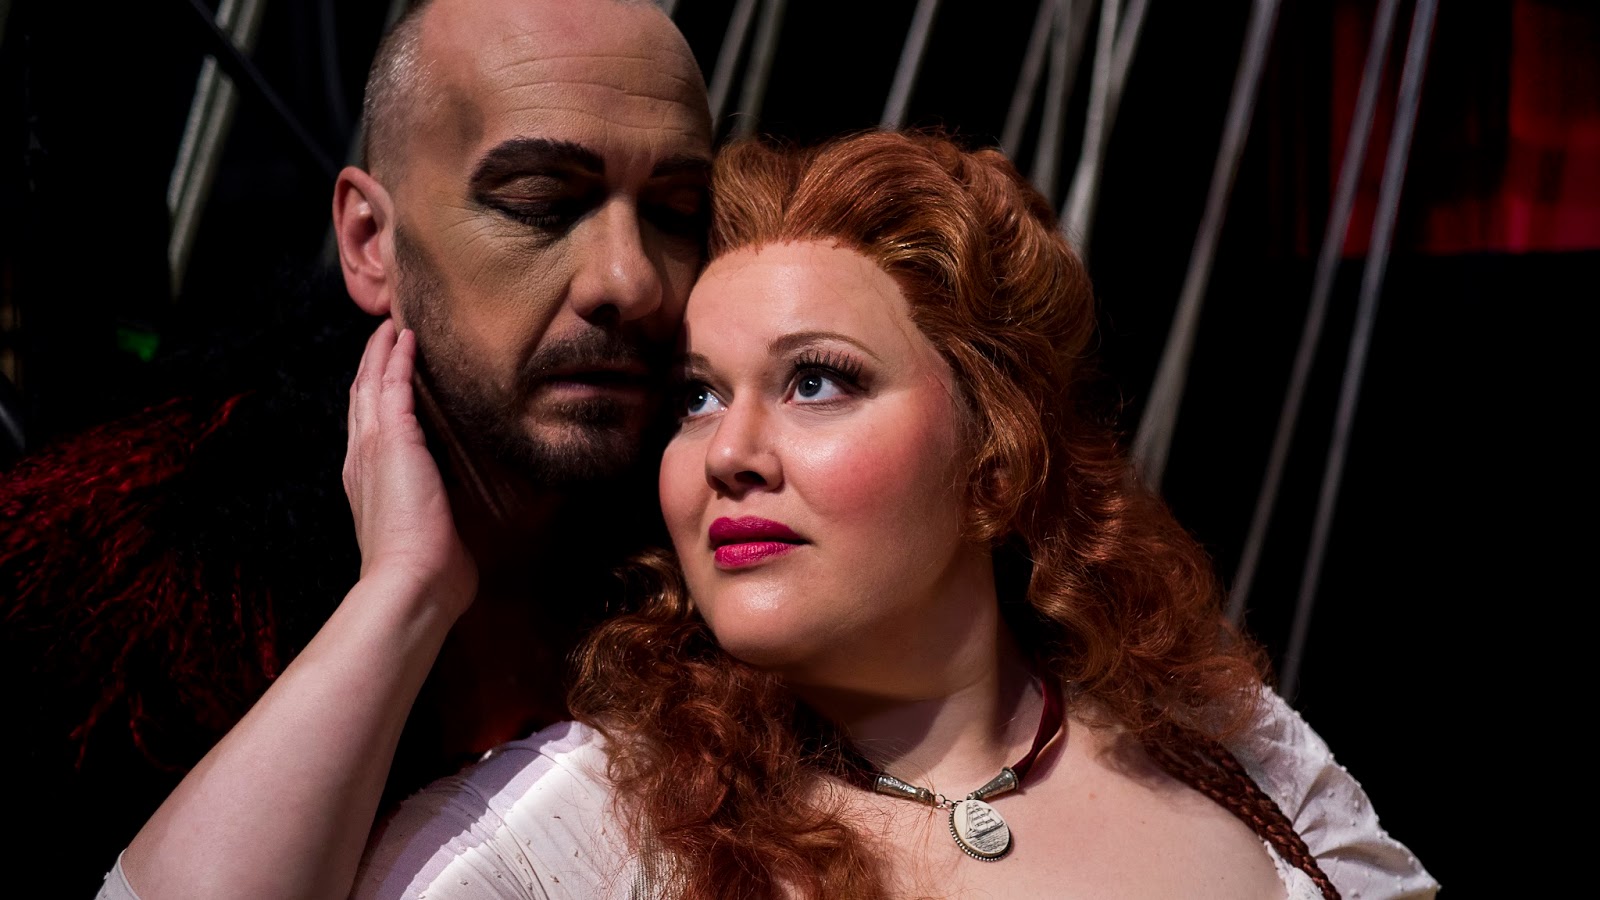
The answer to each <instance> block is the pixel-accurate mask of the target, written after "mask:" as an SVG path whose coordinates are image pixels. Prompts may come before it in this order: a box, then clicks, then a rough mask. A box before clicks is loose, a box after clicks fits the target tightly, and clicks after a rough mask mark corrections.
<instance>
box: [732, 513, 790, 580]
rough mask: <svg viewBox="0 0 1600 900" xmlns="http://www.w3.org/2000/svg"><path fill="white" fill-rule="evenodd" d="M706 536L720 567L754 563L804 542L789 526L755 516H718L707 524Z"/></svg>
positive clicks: (736, 566) (780, 553)
mask: <svg viewBox="0 0 1600 900" xmlns="http://www.w3.org/2000/svg"><path fill="white" fill-rule="evenodd" d="M710 537H711V546H712V555H713V556H714V557H715V558H716V560H717V566H718V567H719V568H723V569H738V568H742V567H744V566H749V565H754V564H755V563H758V562H760V561H761V560H763V559H768V558H770V557H773V556H781V555H783V554H785V553H788V552H789V551H791V550H793V549H794V548H796V547H798V546H800V545H801V544H803V543H805V539H804V538H802V537H800V535H798V534H795V533H794V531H792V530H791V529H790V528H789V526H787V525H784V524H783V523H781V522H774V521H771V520H770V519H762V518H757V517H756V516H741V517H739V518H737V519H729V518H721V519H718V520H716V521H715V522H712V523H711V532H710Z"/></svg>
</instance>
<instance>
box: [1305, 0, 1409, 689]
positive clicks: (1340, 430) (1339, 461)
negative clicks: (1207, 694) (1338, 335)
mask: <svg viewBox="0 0 1600 900" xmlns="http://www.w3.org/2000/svg"><path fill="white" fill-rule="evenodd" d="M1435 5H1436V4H1435V0H1417V8H1416V11H1415V12H1414V13H1413V14H1412V18H1411V35H1410V37H1409V38H1408V39H1407V41H1406V61H1405V68H1404V69H1403V70H1402V72H1401V75H1400V96H1399V99H1398V100H1397V101H1396V104H1395V117H1394V131H1393V132H1391V133H1390V135H1389V153H1388V156H1387V157H1385V159H1384V161H1383V181H1382V182H1380V183H1379V185H1378V210H1377V215H1376V216H1374V218H1373V222H1372V246H1371V247H1370V248H1369V250H1368V253H1367V264H1366V267H1365V268H1364V269H1363V270H1362V273H1361V302H1360V304H1359V305H1358V306H1357V307H1356V323H1355V331H1354V333H1353V334H1351V336H1350V355H1349V358H1348V359H1347V360H1346V362H1345V369H1344V381H1343V383H1342V384H1341V385H1340V387H1339V407H1338V410H1337V411H1336V413H1335V415H1334V420H1333V424H1334V428H1333V440H1332V442H1331V444H1330V445H1329V447H1328V465H1327V468H1326V469H1325V470H1324V472H1323V478H1322V493H1321V495H1320V496H1319V497H1318V498H1317V514H1316V519H1315V522H1314V524H1313V528H1312V537H1311V547H1310V550H1309V551H1308V553H1307V554H1306V567H1305V571H1304V573H1303V575H1302V577H1301V579H1300V596H1299V598H1298V602H1297V603H1296V605H1295V614H1294V625H1293V627H1292V629H1291V630H1290V632H1289V646H1288V649H1287V650H1286V651H1285V652H1284V663H1283V667H1282V672H1281V675H1282V677H1281V679H1280V681H1279V691H1280V692H1281V693H1282V695H1283V696H1284V697H1285V698H1290V699H1292V698H1293V697H1294V694H1295V691H1296V689H1298V688H1299V685H1300V665H1301V662H1302V660H1303V658H1304V656H1305V643H1306V635H1307V634H1308V633H1310V628H1311V611H1312V607H1313V606H1314V605H1315V603H1316V596H1317V582H1318V581H1319V580H1320V579H1321V577H1322V563H1323V559H1324V557H1325V556H1326V555H1327V549H1328V534H1329V532H1330V531H1331V530H1332V528H1333V511H1334V506H1335V505H1336V504H1337V501H1338V498H1339V482H1340V480H1341V479H1342V477H1343V475H1344V460H1345V455H1346V453H1347V452H1348V448H1349V445H1350V431H1351V428H1352V426H1353V425H1354V423H1355V418H1356V401H1357V399H1358V398H1359V397H1360V395H1361V377H1362V375H1363V374H1364V372H1365V370H1366V365H1367V348H1368V346H1369V345H1370V344H1371V343H1372V327H1373V323H1374V322H1375V320H1376V319H1377V316H1378V295H1379V294H1380V293H1381V292H1382V290H1383V277H1384V273H1385V271H1386V270H1387V268H1388V265H1389V245H1390V243H1391V241H1392V240H1393V237H1394V223H1395V219H1397V218H1398V217H1399V212H1400V188H1401V186H1402V185H1403V183H1404V182H1405V175H1406V160H1407V158H1408V157H1409V156H1410V154H1411V134H1412V131H1413V130H1414V129H1415V127H1416V122H1417V107H1419V106H1420V105H1421V103H1422V76H1423V73H1424V72H1425V70H1426V69H1427V66H1428V48H1429V45H1430V44H1431V43H1432V40H1433V17H1434V10H1435Z"/></svg>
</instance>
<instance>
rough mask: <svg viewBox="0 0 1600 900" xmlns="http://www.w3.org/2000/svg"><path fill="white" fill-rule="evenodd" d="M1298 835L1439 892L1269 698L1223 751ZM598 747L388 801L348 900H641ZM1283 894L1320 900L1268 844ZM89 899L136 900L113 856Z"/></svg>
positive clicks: (514, 753)
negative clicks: (393, 805)
mask: <svg viewBox="0 0 1600 900" xmlns="http://www.w3.org/2000/svg"><path fill="white" fill-rule="evenodd" d="M1229 749H1230V750H1232V751H1233V753H1234V755H1235V756H1237V757H1238V759H1239V761H1240V763H1242V764H1243V765H1244V767H1245V769H1246V770H1247V771H1248V772H1249V773H1250V776H1251V777H1252V778H1253V779H1255V781H1256V783H1257V784H1259V785H1260V786H1261V788H1262V789H1263V790H1265V791H1266V792H1267V794H1269V795H1270V796H1271V797H1272V799H1273V800H1275V801H1276V802H1277V804H1278V806H1279V807H1281V808H1282V809H1283V811H1284V814H1285V815H1287V816H1288V817H1289V819H1290V821H1292V822H1293V823H1294V826H1295V830H1296V831H1298V832H1299V833H1300V835H1301V836H1302V837H1303V838H1304V839H1305V842H1306V845H1307V847H1308V849H1310V851H1311V853H1312V854H1313V855H1314V856H1315V857H1316V858H1317V862H1318V864H1319V865H1320V866H1321V867H1322V871H1323V872H1325V873H1326V874H1327V875H1328V877H1329V878H1330V879H1332V880H1333V883H1334V885H1335V886H1336V887H1338V889H1339V892H1340V894H1341V895H1342V896H1343V897H1344V898H1345V900H1430V898H1433V897H1434V896H1435V895H1436V894H1437V893H1438V890H1439V885H1438V884H1437V882H1435V881H1434V880H1433V878H1432V877H1431V876H1430V875H1429V874H1428V873H1427V871H1426V870H1424V869H1423V867H1422V865H1421V863H1419V862H1418V861H1417V859H1416V857H1415V856H1413V855H1412V854H1411V852H1410V851H1409V850H1407V849H1406V848H1405V846H1404V845H1402V844H1401V843H1399V842H1398V841H1396V840H1394V839H1393V838H1391V837H1390V836H1389V835H1388V834H1387V833H1386V832H1385V831H1384V830H1383V828H1382V827H1381V826H1380V825H1379V824H1378V817H1377V813H1376V812H1374V810H1373V808H1372V804H1371V803H1370V802H1369V801H1368V799H1367V795H1366V792H1364V791H1363V790H1362V789H1361V785H1359V784H1358V783H1356V780H1355V779H1354V778H1353V777H1351V775H1350V773H1349V772H1347V771H1345V769H1344V767H1343V766H1340V765H1339V764H1338V763H1337V762H1336V761H1335V760H1334V758H1333V755H1332V753H1330V752H1329V750H1328V745H1327V744H1326V743H1325V742H1324V741H1323V740H1322V738H1321V737H1320V736H1318V735H1317V733H1316V732H1315V731H1313V730H1312V729H1311V727H1310V726H1309V725H1307V724H1306V723H1305V721H1304V720H1303V719H1302V718H1301V717H1300V715H1299V714H1298V713H1296V712H1295V711H1294V710H1293V709H1291V708H1290V707H1289V706H1288V704H1286V703H1284V702H1283V700H1282V699H1281V698H1279V697H1278V696H1277V695H1276V694H1271V693H1270V692H1269V694H1268V700H1267V703H1266V704H1265V712H1264V715H1263V717H1262V719H1261V721H1260V722H1259V723H1258V725H1257V727H1256V728H1255V729H1253V730H1252V731H1251V732H1250V733H1249V734H1247V735H1246V736H1245V737H1244V738H1243V739H1241V740H1239V741H1237V742H1236V743H1235V744H1234V745H1232V746H1230V747H1229ZM605 767H606V756H605V750H604V744H603V740H602V739H601V737H600V735H599V734H598V733H596V732H595V731H594V730H593V729H591V728H589V727H587V726H585V725H581V724H578V723H576V722H564V723H561V724H559V725H554V726H552V727H550V728H546V729H545V730H543V731H540V732H539V733H537V734H534V735H532V736H530V737H528V738H525V739H523V740H520V741H514V742H512V743H509V744H505V745H503V746H501V747H498V748H496V749H494V750H492V751H490V752H489V753H488V754H486V755H485V756H484V758H483V759H482V760H480V761H479V762H477V763H475V764H474V765H472V766H469V767H468V768H467V769H465V770H463V771H462V772H461V773H459V774H457V775H454V776H451V777H449V778H443V779H440V780H439V781H436V782H434V783H433V784H431V785H429V786H428V787H427V788H424V789H423V790H422V791H420V792H418V793H417V794H415V795H413V796H412V797H410V798H409V799H407V800H406V801H405V802H404V803H402V804H401V805H400V807H399V809H397V810H396V811H395V813H394V814H393V815H392V816H390V817H389V818H388V819H387V820H386V821H385V822H384V823H382V824H381V825H380V826H379V828H378V829H377V830H376V831H375V832H374V833H373V836H372V841H371V842H370V843H369V845H368V848H367V852H366V856H365V857H364V858H363V860H362V863H361V871H360V875H359V876H358V878H357V883H356V888H355V891H354V892H353V894H352V897H355V898H361V900H596V898H608V900H634V898H650V897H653V896H655V895H656V894H657V893H658V892H657V891H655V890H653V889H652V882H651V878H652V876H653V873H651V872H649V871H647V870H646V869H644V868H643V867H641V865H640V862H639V857H638V856H637V855H636V854H635V853H634V852H633V850H632V849H631V848H629V847H628V846H627V844H626V841H625V839H624V836H623V834H622V831H621V828H620V825H619V824H618V823H617V822H616V821H615V819H614V818H613V816H612V813H611V807H610V800H611V795H610V791H609V787H608V785H607V782H606V779H605ZM1266 849H1267V852H1268V854H1269V855H1271V857H1272V859H1273V861H1274V862H1275V863H1276V864H1277V869H1278V875H1279V877H1280V878H1282V879H1283V883H1284V887H1285V890H1286V893H1287V896H1288V900H1320V898H1321V896H1322V894H1321V892H1320V891H1318V890H1317V888H1316V886H1315V885H1314V884H1312V883H1311V879H1310V877H1308V876H1307V875H1306V874H1305V873H1304V872H1302V871H1300V870H1299V869H1297V868H1295V867H1293V866H1292V865H1290V864H1288V863H1286V862H1284V861H1283V860H1282V859H1281V858H1280V857H1279V856H1278V854H1277V852H1276V851H1274V850H1273V849H1272V847H1271V845H1266ZM97 900H137V898H136V897H135V895H134V893H133V891H132V890H130V889H129V888H128V885H127V881H126V880H125V879H124V878H123V877H122V870H121V861H120V860H119V861H118V866H117V868H115V869H113V870H112V871H111V873H110V874H109V875H108V876H107V878H106V882H105V886H104V887H102V888H101V891H100V894H99V895H98V898H97Z"/></svg>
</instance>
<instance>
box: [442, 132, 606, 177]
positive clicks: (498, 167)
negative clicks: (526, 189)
mask: <svg viewBox="0 0 1600 900" xmlns="http://www.w3.org/2000/svg"><path fill="white" fill-rule="evenodd" d="M549 169H579V170H582V171H583V172H585V173H586V174H590V175H604V174H605V171H606V162H605V160H604V159H602V158H601V157H600V154H598V153H596V152H594V151H593V150H590V149H589V148H588V147H585V146H583V145H582V144H575V143H573V142H572V141H553V140H550V139H548V138H512V139H511V140H508V141H502V142H500V143H499V144H496V145H495V146H494V147H492V148H490V150H489V152H487V153H485V154H484V155H483V156H482V158H480V159H479V160H478V165H477V168H475V169H474V170H473V172H472V183H473V184H476V185H490V184H495V183H497V182H500V181H504V180H506V179H508V178H514V177H516V176H518V175H525V174H527V173H528V172H530V171H539V170H549Z"/></svg>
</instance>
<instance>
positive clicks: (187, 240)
mask: <svg viewBox="0 0 1600 900" xmlns="http://www.w3.org/2000/svg"><path fill="white" fill-rule="evenodd" d="M265 6H266V4H265V2H264V0H222V3H221V5H220V6H218V7H217V16H216V18H217V25H218V26H219V27H221V28H222V29H223V30H224V31H225V32H227V34H228V37H229V38H230V39H231V40H232V41H233V42H234V43H235V44H237V45H238V46H239V49H240V50H241V51H243V52H246V53H248V52H249V51H250V49H251V48H252V47H253V46H254V45H255V40H256V34H257V32H258V31H259V30H260V26H261V14H262V12H263V11H264V10H265ZM238 106H239V92H238V90H237V89H235V88H234V86H233V82H232V80H230V79H229V78H228V76H227V75H225V74H223V72H222V70H221V69H220V68H219V67H218V65H217V61H216V59H215V58H213V57H210V56H207V57H206V58H205V59H203V60H201V63H200V76H199V78H198V79H197V80H196V81H195V89H194V100H193V101H192V102H191V103H190V104H189V118H188V121H187V122H186V123H185V124H184V128H183V137H182V139H181V140H180V142H179V144H178V159H177V162H176V163H175V164H174V165H173V167H172V177H171V179H170V180H169V181H168V182H167V213H168V215H169V216H170V218H171V232H170V233H169V235H168V238H167V272H168V276H169V278H170V283H171V286H172V294H173V296H177V294H178V292H179V290H180V289H181V288H182V286H183V278H184V275H185V273H187V272H188V269H189V256H190V254H191V252H192V251H193V250H194V239H195V235H196V233H197V232H198V231H199V227H200V214H201V213H202V212H203V211H204V207H205V203H206V199H207V198H208V197H209V196H210V195H211V186H212V184H213V183H214V182H215V180H216V175H217V167H218V165H219V164H220V163H221V157H222V145H223V142H224V141H225V140H226V139H227V136H228V131H229V129H230V128H231V127H232V125H233V115H234V111H235V110H236V109H237V108H238Z"/></svg>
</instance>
